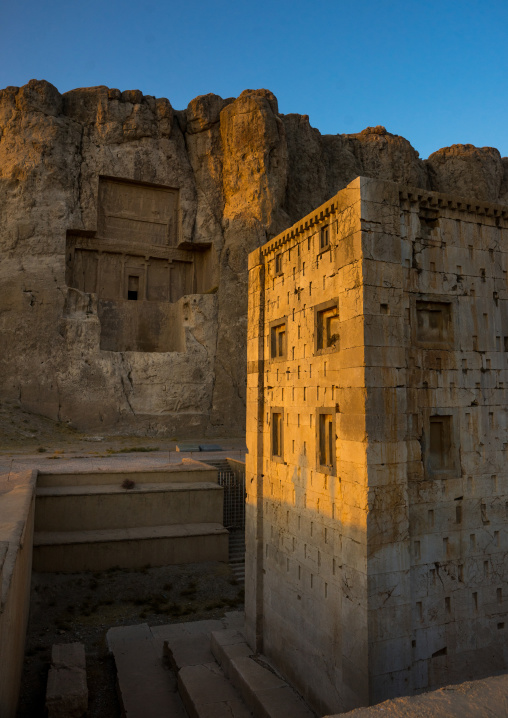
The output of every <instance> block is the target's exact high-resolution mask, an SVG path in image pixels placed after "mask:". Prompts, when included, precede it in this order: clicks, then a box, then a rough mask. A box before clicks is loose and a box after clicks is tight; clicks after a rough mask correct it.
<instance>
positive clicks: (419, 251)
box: [246, 177, 508, 713]
mask: <svg viewBox="0 0 508 718" xmlns="http://www.w3.org/2000/svg"><path fill="white" fill-rule="evenodd" d="M507 218H508V212H507V209H506V208H505V207H502V206H499V205H492V204H486V203H478V202H472V201H471V202H469V201H467V200H462V199H457V198H454V197H449V196H446V195H442V194H437V193H431V192H422V191H421V190H416V189H415V190H413V189H412V188H405V187H402V186H399V185H396V184H394V183H391V182H384V181H376V180H371V179H368V178H362V177H359V178H357V179H356V180H355V181H354V182H352V183H351V184H350V185H348V187H347V188H345V189H344V190H342V191H341V192H339V193H338V194H337V195H336V196H335V197H333V198H332V199H331V200H329V201H328V202H327V203H325V204H324V205H322V206H321V207H319V208H318V209H316V210H315V211H314V212H312V213H311V214H309V215H307V216H306V217H305V218H303V219H302V220H301V221H300V222H298V223H296V224H295V225H293V227H291V228H290V229H288V230H286V231H285V232H283V233H282V234H280V235H278V236H277V237H275V238H274V239H273V240H271V241H270V242H268V243H267V244H265V245H264V246H262V247H261V248H260V249H258V250H256V251H255V252H253V253H252V254H251V255H250V258H249V321H248V368H247V369H248V385H247V446H248V457H247V476H246V480H247V530H246V535H247V560H246V626H247V634H248V640H249V642H250V644H251V646H252V647H253V649H255V650H258V651H262V652H263V653H264V654H265V655H267V656H268V657H269V658H270V659H272V660H273V661H274V662H275V663H276V665H277V666H278V667H279V669H280V670H281V671H282V673H283V674H285V675H286V677H287V678H288V679H289V680H290V681H291V682H292V683H293V685H294V686H295V687H296V688H297V689H298V690H299V691H300V692H301V693H302V695H303V696H304V697H305V698H306V699H307V700H308V701H309V703H310V704H311V705H312V706H313V707H314V708H315V709H316V711H318V712H322V713H323V712H338V711H343V710H349V709H351V708H354V707H356V706H359V705H366V704H369V703H370V704H372V703H376V702H378V701H380V700H384V699H385V698H388V697H392V696H396V695H404V694H410V693H413V692H415V691H418V690H421V689H428V688H433V687H435V686H438V685H441V684H447V683H453V682H457V681H462V680H467V679H470V678H474V677H480V676H483V675H488V674H491V673H493V672H495V671H498V670H505V669H506V667H507V665H508V663H507V655H506V643H507V641H506V630H508V622H506V608H507V593H508V587H507V584H506V576H507V567H506V562H505V558H504V556H505V552H506V545H507V542H508V539H507V535H506V525H507V516H508V496H507V472H506V459H507V458H508V456H507V454H508V436H507V431H506V425H507V420H506V408H505V407H506V405H507V396H506V389H505V387H506V386H507V382H508V374H507V368H508V361H507V357H508V312H507V302H506V300H507V298H508V294H507V270H508V260H507V257H506V250H507V248H508V242H507V239H508V229H507V228H508V222H507ZM505 626H506V627H505Z"/></svg>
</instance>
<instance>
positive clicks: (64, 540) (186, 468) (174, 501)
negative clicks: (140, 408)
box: [33, 460, 228, 571]
mask: <svg viewBox="0 0 508 718" xmlns="http://www.w3.org/2000/svg"><path fill="white" fill-rule="evenodd" d="M200 479H201V480H200ZM222 514H223V489H222V488H221V487H220V486H219V485H218V484H217V472H216V471H215V469H212V468H211V467H209V466H206V465H205V464H202V463H200V462H196V461H192V460H184V462H182V464H175V465H168V466H166V467H165V469H164V470H148V471H139V470H138V471H135V472H134V471H131V472H129V471H125V470H123V471H112V470H111V471H95V472H76V473H61V474H58V473H52V474H40V475H39V477H38V480H37V489H36V502H35V533H34V542H33V546H34V550H33V563H34V570H35V571H87V570H93V571H100V570H106V569H108V568H111V567H113V566H120V567H122V568H141V567H143V566H146V565H151V566H161V565H169V564H177V563H194V562H201V561H225V560H227V557H228V532H227V531H226V529H225V528H224V527H223V525H222Z"/></svg>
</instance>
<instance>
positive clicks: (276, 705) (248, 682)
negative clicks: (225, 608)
mask: <svg viewBox="0 0 508 718" xmlns="http://www.w3.org/2000/svg"><path fill="white" fill-rule="evenodd" d="M242 627H243V614H242V613H239V612H232V613H227V614H226V616H225V618H224V619H222V620H209V621H195V622H189V623H178V624H170V625H167V626H157V627H153V628H151V629H150V628H149V627H148V626H147V625H146V624H142V625H141V626H128V627H122V628H112V629H110V631H108V635H107V640H108V645H109V647H110V650H111V652H112V653H113V655H114V657H115V662H116V666H117V671H118V685H119V689H120V697H121V703H122V708H123V710H124V712H125V715H126V716H129V718H137V717H138V716H139V718H150V717H151V716H154V718H156V716H161V715H171V716H173V715H174V716H175V717H176V718H181V717H183V716H189V718H250V717H251V716H254V718H313V716H314V714H313V713H312V712H311V711H310V710H309V709H308V708H307V706H306V705H305V704H304V703H303V701H302V700H301V699H300V697H299V696H298V695H297V694H296V693H295V692H294V691H293V690H292V689H291V688H290V687H289V686H288V685H287V683H286V682H285V681H284V680H283V679H282V678H281V677H280V676H279V675H278V674H277V673H276V672H275V671H274V669H273V668H272V667H271V666H270V665H269V664H268V663H267V662H266V661H263V659H262V657H258V656H253V655H252V651H251V650H250V648H249V647H248V646H247V644H246V643H245V641H244V638H243V634H242V633H241V629H242ZM140 657H141V658H140ZM163 657H164V659H165V661H166V667H165V666H164V660H163ZM142 663H143V665H141V664H142Z"/></svg>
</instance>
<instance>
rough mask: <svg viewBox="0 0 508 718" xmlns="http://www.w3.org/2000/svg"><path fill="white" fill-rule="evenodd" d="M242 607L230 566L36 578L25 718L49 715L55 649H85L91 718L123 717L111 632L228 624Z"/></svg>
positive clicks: (26, 666) (22, 711)
mask: <svg viewBox="0 0 508 718" xmlns="http://www.w3.org/2000/svg"><path fill="white" fill-rule="evenodd" d="M242 609H243V588H242V587H241V586H240V585H239V584H238V583H237V581H236V579H235V578H234V576H233V574H232V573H231V569H230V567H229V565H227V564H225V563H199V564H196V563H195V564H186V565H183V566H164V567H160V568H149V567H146V568H145V569H143V570H141V571H130V570H125V569H113V570H109V571H106V572H102V573H92V572H85V573H74V574H62V573H59V574H43V573H38V574H37V573H34V574H33V576H32V591H31V607H30V622H29V627H28V635H27V644H26V653H25V664H24V672H23V679H22V685H21V694H20V704H19V710H18V718H38V717H39V716H41V717H42V716H44V715H45V711H44V698H45V691H46V681H47V674H48V669H49V663H50V658H51V646H52V645H53V644H54V643H72V642H74V641H79V642H81V643H83V644H84V645H85V652H86V661H87V680H88V690H89V710H88V718H120V715H121V714H120V706H119V703H118V699H117V695H116V688H115V681H116V672H115V666H114V661H113V659H112V657H111V656H110V655H109V654H108V651H107V646H106V632H107V631H108V629H109V628H111V627H112V626H128V625H133V624H137V623H148V625H150V626H156V625H160V624H167V623H181V622H183V621H199V620H203V619H207V618H221V617H222V616H223V615H224V612H225V611H230V610H242Z"/></svg>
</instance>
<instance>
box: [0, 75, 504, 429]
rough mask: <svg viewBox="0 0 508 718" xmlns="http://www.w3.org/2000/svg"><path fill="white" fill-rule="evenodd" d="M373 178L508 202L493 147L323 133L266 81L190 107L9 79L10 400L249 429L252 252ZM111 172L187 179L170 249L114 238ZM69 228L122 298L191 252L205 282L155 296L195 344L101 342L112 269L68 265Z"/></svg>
mask: <svg viewBox="0 0 508 718" xmlns="http://www.w3.org/2000/svg"><path fill="white" fill-rule="evenodd" d="M360 174H363V175H367V176H371V177H379V178H383V179H389V180H393V181H397V182H403V183H405V184H410V185H416V186H421V187H423V188H427V189H435V190H438V191H445V192H452V193H455V194H459V195H468V196H471V197H476V198H478V199H482V200H491V201H505V202H508V159H506V158H501V157H500V155H499V152H498V151H497V150H494V149H492V148H481V149H480V148H474V147H472V146H470V145H466V146H454V147H451V148H445V149H443V150H439V151H438V152H436V153H434V154H433V155H431V157H430V158H429V159H428V160H427V161H422V160H420V159H419V158H418V154H417V153H416V152H415V150H414V149H413V148H412V147H411V145H410V144H409V142H407V140H405V139H404V138H402V137H398V136H396V135H391V134H390V133H389V132H387V131H386V130H385V128H383V127H375V128H367V129H366V130H364V131H363V132H360V133H358V134H354V135H326V136H322V135H321V134H320V133H319V132H318V130H316V129H314V128H312V127H311V126H310V124H309V120H308V117H307V116H305V115H304V116H300V115H286V116H284V115H281V114H280V113H279V112H278V106H277V100H276V98H275V97H274V96H273V94H272V93H271V92H269V91H268V90H246V91H245V92H243V93H242V94H241V95H240V96H239V97H238V98H236V99H235V98H228V99H222V98H221V97H218V96H217V95H213V94H209V95H204V96H201V97H197V98H196V99H194V100H193V101H192V102H191V103H190V104H189V106H188V108H187V110H185V111H175V110H174V109H173V108H172V106H171V104H170V102H169V101H168V100H166V99H164V98H154V97H151V96H147V95H143V94H142V93H141V92H140V91H139V90H128V91H125V92H120V90H117V89H109V88H107V87H104V86H100V87H94V88H83V89H76V90H72V91H71V92H67V93H65V94H63V95H61V94H60V93H59V92H58V90H57V89H56V88H55V87H53V86H52V85H51V84H50V83H48V82H45V81H36V80H32V81H30V82H29V83H28V84H27V85H25V86H24V87H21V88H17V87H8V88H6V89H5V90H2V91H0V252H1V255H0V256H1V258H2V261H1V265H0V284H1V294H2V296H1V304H0V331H1V333H2V337H3V340H4V342H3V343H4V346H3V351H2V353H1V355H0V373H1V376H2V379H3V381H2V392H3V396H4V398H9V399H19V401H20V403H21V405H22V406H23V407H24V408H27V409H29V410H32V411H35V412H38V413H41V414H44V415H46V416H49V417H51V418H54V419H59V420H61V421H65V422H69V423H71V424H73V425H75V426H77V427H78V428H81V429H84V430H92V431H103V432H117V431H118V432H120V431H126V432H135V433H139V434H144V433H149V434H160V435H166V436H173V435H175V436H179V437H182V436H192V435H196V436H204V435H205V434H208V435H222V436H225V435H232V434H235V435H241V434H242V433H243V431H244V413H245V341H246V313H247V290H246V275H247V271H246V270H247V256H248V253H249V252H250V251H252V250H253V249H255V248H256V247H257V246H259V245H261V244H263V243H264V242H265V241H266V240H267V239H269V238H270V237H271V236H275V235H276V234H277V233H278V232H280V231H282V230H283V229H285V228H286V227H288V226H290V225H291V224H292V223H293V222H295V221H296V220H298V219H299V218H300V217H302V216H304V215H305V214H306V213H308V212H309V211H310V210H311V209H313V208H314V207H316V206H318V205H319V204H321V203H323V202H324V201H326V200H327V199H328V198H329V197H331V196H332V195H334V194H335V193H336V192H337V191H338V190H339V189H341V188H342V187H344V186H345V185H346V184H348V182H350V181H351V180H352V179H354V178H355V177H356V176H357V175H360ZM111 177H113V178H120V179H123V180H129V181H130V183H139V186H140V187H147V186H148V187H151V186H154V187H155V188H157V187H158V186H161V185H162V186H164V187H167V188H173V189H176V190H178V218H177V219H175V222H176V224H177V225H178V227H177V230H176V229H175V227H176V224H175V225H174V227H173V229H175V232H176V234H175V235H174V236H175V237H177V240H176V239H175V243H174V247H173V245H172V246H170V247H169V248H168V249H167V251H166V253H165V254H164V256H162V255H159V254H158V253H157V251H154V247H153V245H151V246H150V247H149V246H148V245H147V247H146V252H145V251H144V250H143V251H142V250H140V248H139V247H140V242H139V238H138V242H137V249H136V251H134V249H133V248H132V247H130V245H128V244H127V245H126V244H125V243H122V241H121V239H122V238H121V236H120V235H121V233H120V235H118V233H117V235H115V236H116V240H115V241H116V245H115V243H114V242H113V240H112V239H111V238H109V237H106V238H103V237H101V231H102V230H101V227H100V226H99V225H100V223H99V225H98V216H99V215H100V212H101V207H100V206H99V205H100V192H99V185H100V182H102V181H103V180H102V179H100V178H111ZM131 204H132V203H131ZM133 204H134V205H135V204H136V202H134V203H133ZM136 211H137V209H136V207H131V206H130V204H129V203H126V204H125V206H123V207H122V208H121V211H120V214H119V216H118V218H117V219H115V218H113V219H115V221H117V220H118V222H123V221H129V222H131V225H129V227H131V229H132V227H133V226H136V227H138V229H139V227H142V224H140V222H141V220H142V221H143V222H144V221H146V217H143V218H142V217H141V216H137V218H136ZM154 212H155V213H156V210H154V211H153V212H152V215H154ZM122 213H123V214H122ZM120 215H121V216H120ZM154 216H155V215H154ZM153 221H154V222H155V224H157V221H158V220H157V219H156V218H155V219H154V220H153ZM119 226H121V225H119ZM154 226H155V225H154ZM129 231H131V230H129ZM139 231H141V230H139ZM69 232H71V233H72V236H73V237H74V239H73V242H74V244H73V245H72V252H74V248H75V246H77V247H78V250H79V251H83V252H88V254H87V257H88V258H89V260H87V261H89V263H90V261H91V260H92V259H93V262H95V263H96V264H97V266H99V270H97V271H98V272H99V274H100V273H101V272H103V271H105V270H103V269H100V267H104V266H106V264H107V262H106V259H107V261H108V262H110V264H111V262H112V261H113V260H112V258H114V259H115V261H116V262H117V264H116V265H115V267H116V269H114V270H113V269H112V270H110V272H111V273H112V274H111V277H110V278H111V280H112V281H113V275H115V277H114V279H115V281H116V280H118V282H119V283H120V285H121V286H120V285H119V286H120V289H119V290H118V291H120V292H124V294H123V295H121V296H119V297H117V298H116V300H118V301H120V302H123V301H124V300H125V299H127V292H128V286H127V285H128V282H130V281H131V280H132V281H137V282H138V283H139V282H141V284H139V286H138V285H136V287H137V288H136V289H135V290H133V289H132V287H133V286H134V285H132V287H131V291H135V292H136V295H137V292H138V290H139V298H141V299H143V300H148V299H150V291H152V294H153V296H156V295H157V291H158V290H159V289H160V286H159V285H157V282H159V284H160V282H161V281H162V280H161V279H160V277H161V276H166V275H164V272H165V271H166V269H167V270H168V272H169V273H170V274H171V272H172V271H174V269H175V266H176V264H175V262H176V263H177V264H178V262H180V265H179V266H181V265H182V261H183V263H184V264H185V262H188V263H189V266H190V265H192V267H193V269H192V272H193V273H194V274H193V275H192V276H193V277H194V279H192V280H191V283H192V282H193V284H192V287H193V288H192V289H189V288H190V287H191V284H188V283H186V282H187V280H185V281H183V280H181V281H180V280H179V282H180V285H181V286H180V285H179V286H180V291H179V294H177V296H176V298H175V296H173V295H172V294H171V292H169V293H168V295H167V297H166V298H164V297H163V298H162V299H160V298H159V297H157V296H156V298H157V299H158V301H159V300H160V301H163V302H164V301H165V302H168V301H169V302H173V303H174V304H175V306H174V309H171V311H168V310H167V308H166V309H165V308H164V306H162V305H161V306H159V307H158V309H157V311H155V310H154V311H153V312H152V313H151V314H150V316H152V318H153V316H158V317H165V316H168V317H176V319H173V318H172V319H171V320H169V319H168V320H167V321H171V322H173V321H175V329H174V330H175V332H177V333H178V337H177V340H175V341H174V342H173V343H174V344H175V346H178V347H179V348H180V349H181V348H182V347H184V350H183V351H182V350H180V351H171V352H167V351H143V350H140V349H139V347H138V348H137V349H136V350H132V351H131V350H129V351H111V350H110V349H105V348H104V347H110V346H114V344H115V342H113V343H112V344H111V341H109V343H108V342H105V341H104V336H103V335H104V326H101V319H100V316H103V314H102V315H101V311H102V312H104V306H105V305H104V302H105V301H109V300H111V297H108V296H106V295H107V293H108V290H107V287H106V289H105V288H104V286H105V285H104V281H103V280H104V277H102V279H101V281H99V278H97V279H96V280H94V281H96V284H95V285H94V287H95V286H96V287H97V289H96V290H95V289H90V287H89V286H88V285H87V282H88V283H89V278H88V279H86V280H83V282H84V284H83V283H81V284H80V282H81V280H80V279H79V277H78V280H79V281H78V280H76V274H79V272H77V270H74V273H73V271H71V270H69V265H70V264H72V262H73V261H74V255H73V254H72V252H71V251H70V249H69V247H70V245H69ZM139 236H142V233H141V235H139ZM76 237H77V239H76ZM119 237H120V239H119ZM103 240H104V246H102V245H101V244H100V243H101V242H102V241H103ZM97 243H99V244H97ZM173 249H174V251H173ZM136 252H137V255H136V256H137V258H136V262H137V264H136V262H134V264H136V267H135V268H134V269H132V267H131V265H132V264H133V261H132V260H133V257H132V256H131V255H132V254H136ZM111 253H112V254H111ZM177 255H178V256H177ZM90 258H91V259H90ZM161 262H162V264H161ZM164 263H166V264H164ZM80 266H81V265H80ZM94 266H95V265H94ZM108 266H109V265H108ZM111 266H113V265H112V264H111ZM186 266H187V265H186ZM156 269H157V272H158V274H156ZM83 271H84V270H83ZM87 271H88V270H87ZM94 271H95V270H94ZM189 271H190V270H189ZM143 272H144V274H143ZM85 273H86V272H85ZM115 273H116V274H115ZM116 275H118V276H116ZM119 275H121V277H120V276H119ZM87 276H88V275H87ZM101 276H102V275H101ZM171 276H173V277H174V276H176V275H171ZM179 276H180V275H179ZM189 276H190V275H189ZM69 277H71V278H69ZM136 277H137V279H136ZM153 277H156V280H153ZM153 281H155V284H156V285H157V286H155V289H153V287H152V283H153ZM164 281H166V280H164ZM169 281H170V283H171V281H172V280H169ZM101 282H102V283H101ZM182 282H183V283H182ZM122 283H123V284H122ZM106 284H107V282H106ZM148 284H150V287H148ZM129 286H130V285H129ZM101 287H102V288H101ZM122 287H123V288H122ZM166 289H167V288H166ZM149 290H150V291H149ZM101 292H102V293H103V296H102V297H101ZM143 292H144V294H143ZM104 293H105V294H104ZM145 295H146V296H145ZM116 300H115V301H116ZM101 302H102V304H101ZM110 304H111V302H110ZM108 306H109V305H108ZM101 307H102V310H101ZM127 310H129V311H132V305H131V304H130V303H129V302H126V303H125V305H124V304H122V312H124V314H125V312H126V311H127ZM125 316H126V317H127V318H125ZM125 316H124V318H123V325H128V323H129V319H128V314H127V315H125ZM158 321H160V319H159V320H158ZM156 324H157V322H155V323H154V326H156ZM112 327H113V331H114V327H115V323H114V321H113V323H112ZM142 330H144V328H143V326H141V329H140V332H141V334H142ZM149 331H155V330H154V329H153V327H152V328H150V327H149V326H148V327H147V328H146V332H149ZM109 339H110V337H109ZM172 341H173V340H172ZM170 343H171V342H170ZM101 344H102V348H101ZM124 344H125V342H124ZM151 344H154V345H156V344H157V342H152V343H151ZM151 344H150V342H148V344H147V345H151ZM120 345H121V343H120ZM126 346H127V344H126ZM140 346H141V347H142V346H143V342H141V344H140Z"/></svg>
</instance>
